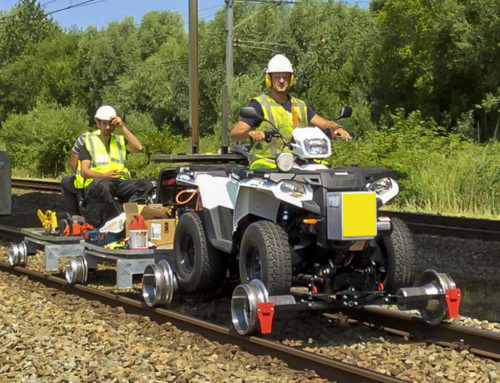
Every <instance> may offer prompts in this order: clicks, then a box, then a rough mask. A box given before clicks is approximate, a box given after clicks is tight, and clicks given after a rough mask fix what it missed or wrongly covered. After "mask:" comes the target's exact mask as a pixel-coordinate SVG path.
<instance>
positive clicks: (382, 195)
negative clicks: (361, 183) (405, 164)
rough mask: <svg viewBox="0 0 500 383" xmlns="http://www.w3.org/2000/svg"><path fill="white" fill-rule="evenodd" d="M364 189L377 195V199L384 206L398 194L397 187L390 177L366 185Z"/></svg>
mask: <svg viewBox="0 0 500 383" xmlns="http://www.w3.org/2000/svg"><path fill="white" fill-rule="evenodd" d="M366 189H367V190H370V191H372V192H375V193H377V199H379V200H380V201H382V204H386V203H387V202H389V201H390V200H391V199H393V198H394V197H395V196H397V195H398V193H399V185H398V183H397V182H396V181H394V180H393V179H392V178H390V177H384V178H381V179H379V180H376V181H374V182H371V183H368V184H366Z"/></svg>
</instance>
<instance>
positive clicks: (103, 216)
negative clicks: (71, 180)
mask: <svg viewBox="0 0 500 383" xmlns="http://www.w3.org/2000/svg"><path fill="white" fill-rule="evenodd" d="M95 121H96V124H97V127H98V128H99V131H96V132H91V133H87V135H86V136H85V140H84V144H85V145H84V146H83V147H82V150H81V152H80V161H81V176H82V177H83V178H79V177H78V176H77V179H76V181H75V186H77V184H78V183H79V180H80V179H81V180H83V187H84V196H85V199H86V200H87V201H88V203H94V201H95V202H96V203H97V204H98V207H99V210H100V211H99V213H100V217H99V219H95V221H97V220H99V222H90V223H92V224H94V225H96V226H102V225H103V224H104V223H106V222H107V221H109V220H110V219H112V218H114V217H116V216H117V215H119V214H120V213H121V212H122V211H123V210H122V206H121V203H123V202H138V203H144V202H145V201H146V200H147V198H148V196H149V194H150V192H151V191H152V189H153V183H152V182H151V180H146V179H130V173H129V171H128V170H127V168H126V167H125V160H126V157H127V152H130V153H136V152H139V151H141V150H142V145H141V143H140V142H139V140H138V139H137V138H136V137H135V136H134V135H133V134H132V132H130V130H128V128H127V127H126V126H125V124H124V123H123V121H122V119H121V118H120V117H118V116H117V115H116V111H115V109H114V108H113V107H111V106H109V105H104V106H101V107H100V108H99V109H97V112H96V114H95ZM115 130H116V131H117V132H116V133H115ZM116 199H118V201H117V200H116Z"/></svg>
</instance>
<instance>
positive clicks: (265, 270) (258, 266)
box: [239, 221, 292, 295]
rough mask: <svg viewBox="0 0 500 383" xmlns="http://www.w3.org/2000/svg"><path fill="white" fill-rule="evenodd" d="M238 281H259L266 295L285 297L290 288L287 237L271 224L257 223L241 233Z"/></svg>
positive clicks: (280, 229)
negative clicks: (262, 283) (265, 290)
mask: <svg viewBox="0 0 500 383" xmlns="http://www.w3.org/2000/svg"><path fill="white" fill-rule="evenodd" d="M239 267H240V279H241V283H249V282H250V281H252V280H253V279H260V280H261V281H262V282H264V285H265V286H266V288H267V291H268V292H269V295H277V294H288V293H289V292H290V288H291V287H292V254H291V248H290V245H289V243H288V235H287V234H286V232H285V231H284V230H283V228H282V227H281V226H279V225H277V224H275V223H273V222H269V221H257V222H254V223H252V224H251V225H250V226H248V228H247V229H246V230H245V233H244V234H243V238H242V240H241V246H240V260H239Z"/></svg>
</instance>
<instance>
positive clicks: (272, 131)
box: [264, 129, 282, 142]
mask: <svg viewBox="0 0 500 383" xmlns="http://www.w3.org/2000/svg"><path fill="white" fill-rule="evenodd" d="M264 134H265V135H266V142H271V141H272V139H273V138H274V137H282V136H281V133H280V132H279V131H277V130H276V129H267V130H266V131H265V132H264Z"/></svg>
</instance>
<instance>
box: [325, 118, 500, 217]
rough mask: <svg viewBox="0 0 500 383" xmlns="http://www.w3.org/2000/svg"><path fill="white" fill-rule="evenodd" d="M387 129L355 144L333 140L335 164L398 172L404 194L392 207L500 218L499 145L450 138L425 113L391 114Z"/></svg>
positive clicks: (458, 137) (459, 137)
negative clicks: (477, 143)
mask: <svg viewBox="0 0 500 383" xmlns="http://www.w3.org/2000/svg"><path fill="white" fill-rule="evenodd" d="M391 118H392V122H393V126H392V127H387V126H385V127H382V128H381V129H379V130H377V131H374V132H373V133H372V134H370V135H369V136H366V137H362V138H360V139H358V140H356V141H351V142H336V141H335V142H334V143H333V145H332V149H333V156H332V158H331V162H332V164H334V165H336V166H340V165H352V164H358V165H360V166H381V167H386V168H390V169H394V170H397V171H398V172H399V173H400V174H401V179H400V180H399V184H400V189H401V192H400V194H399V196H398V197H397V198H396V200H395V201H393V202H392V203H391V204H392V208H397V209H403V210H413V211H426V212H434V213H443V214H453V215H458V214H465V215H472V216H476V215H479V216H485V217H498V216H499V215H500V144H499V143H494V142H492V143H489V144H486V145H476V144H474V143H473V142H472V141H470V140H469V139H467V138H464V137H463V136H461V135H458V134H445V133H444V131H443V129H442V128H440V127H439V126H437V125H436V123H435V122H434V121H433V120H424V119H422V118H421V114H420V112H418V111H416V112H413V113H411V114H410V115H409V116H408V117H405V116H404V111H402V110H399V111H398V112H397V113H396V114H394V115H392V116H391Z"/></svg>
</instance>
